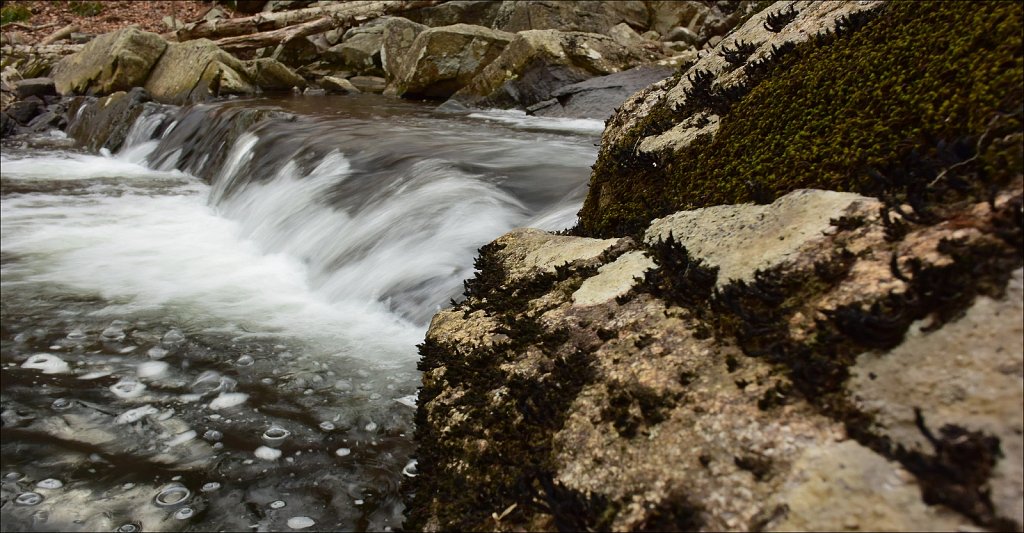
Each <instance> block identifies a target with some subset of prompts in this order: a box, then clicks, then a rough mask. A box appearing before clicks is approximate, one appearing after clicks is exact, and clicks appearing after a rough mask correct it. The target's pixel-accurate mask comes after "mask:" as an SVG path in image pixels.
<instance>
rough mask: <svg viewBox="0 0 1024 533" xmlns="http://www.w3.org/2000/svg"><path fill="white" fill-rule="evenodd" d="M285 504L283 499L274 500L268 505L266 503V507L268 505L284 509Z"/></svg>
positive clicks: (272, 507)
mask: <svg viewBox="0 0 1024 533" xmlns="http://www.w3.org/2000/svg"><path fill="white" fill-rule="evenodd" d="M286 505H288V504H287V503H285V501H284V500H274V501H272V502H270V505H268V507H270V508H271V509H284V507H285V506H286Z"/></svg>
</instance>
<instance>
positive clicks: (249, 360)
mask: <svg viewBox="0 0 1024 533" xmlns="http://www.w3.org/2000/svg"><path fill="white" fill-rule="evenodd" d="M254 362H256V360H255V359H253V357H252V356H251V355H243V356H241V357H239V358H238V359H236V360H235V364H236V365H238V366H252V364H253V363H254Z"/></svg>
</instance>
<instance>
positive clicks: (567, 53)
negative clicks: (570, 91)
mask: <svg viewBox="0 0 1024 533" xmlns="http://www.w3.org/2000/svg"><path fill="white" fill-rule="evenodd" d="M657 57H660V56H659V55H658V54H656V53H653V52H649V51H647V50H645V49H643V48H641V47H626V46H623V45H621V44H619V43H618V42H616V41H615V40H614V39H612V38H611V37H608V36H605V35H598V34H594V33H582V32H562V31H558V30H530V31H523V32H519V33H518V34H517V35H516V37H515V39H513V40H512V42H511V43H509V45H508V46H507V47H506V48H505V50H504V51H503V52H502V53H501V55H500V56H498V57H497V58H496V59H495V60H494V61H492V62H491V64H489V65H487V67H486V68H484V69H483V70H482V71H481V72H480V73H479V74H478V75H477V76H475V77H474V78H473V79H472V81H470V82H469V83H468V84H466V86H465V87H463V88H462V89H460V90H459V91H458V92H457V93H455V95H454V96H453V98H454V99H455V100H457V101H459V102H460V103H462V104H464V105H469V106H475V107H499V108H510V107H522V108H526V107H529V106H532V105H535V104H538V103H540V102H543V101H545V100H549V99H551V98H552V97H553V95H554V93H555V91H557V90H558V89H561V88H562V87H565V86H567V85H572V84H573V83H577V82H581V81H583V80H586V79H589V78H592V77H594V76H603V75H607V74H612V73H615V72H619V71H622V70H626V69H629V68H631V67H633V66H636V65H639V64H642V63H646V62H648V61H650V60H651V59H654V58H657Z"/></svg>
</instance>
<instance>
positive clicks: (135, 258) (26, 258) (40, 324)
mask: <svg viewBox="0 0 1024 533" xmlns="http://www.w3.org/2000/svg"><path fill="white" fill-rule="evenodd" d="M601 128H602V124H600V122H596V121H573V120H561V119H535V118H532V117H526V116H524V115H522V114H521V113H516V112H504V111H494V112H483V113H472V114H450V113H441V112H437V111H434V110H433V109H432V108H431V107H428V106H424V105H419V104H415V103H409V102H400V101H396V100H389V99H384V98H381V97H375V96H360V97H319V98H304V97H294V98H288V99H282V100H266V99H256V100H246V101H230V102H220V103H216V104H211V105H200V106H195V107H191V108H184V109H177V108H167V107H162V106H157V105H152V104H149V107H148V108H147V111H146V112H145V113H144V114H143V115H142V116H141V117H140V118H139V119H138V120H137V121H136V123H135V125H134V127H133V128H132V130H131V132H130V133H129V136H128V140H127V141H126V143H125V147H124V148H123V149H122V150H121V151H120V152H119V153H117V154H109V153H104V154H86V153H82V152H81V151H77V150H75V149H74V148H72V145H71V142H70V141H67V140H61V139H60V135H59V134H52V135H51V136H50V138H49V139H40V140H34V141H31V142H28V143H24V142H22V143H20V144H10V143H9V144H6V145H4V147H3V152H2V156H0V169H2V170H0V187H2V190H0V194H2V203H0V215H2V226H0V228H2V230H0V231H2V233H0V238H2V252H0V269H2V280H0V289H2V300H0V302H2V303H0V324H2V331H0V376H2V382H3V388H2V393H0V401H2V406H0V411H2V444H0V458H2V470H0V476H2V478H0V482H2V493H0V505H2V506H0V518H2V520H3V529H4V530H10V531H19V530H63V531H75V530H78V531H111V530H117V531H138V530H146V531H151V530H164V531H179V530H182V531H185V530H198V531H211V530H228V531H232V530H237V531H276V530H294V529H303V528H307V527H309V528H311V529H334V530H387V529H397V528H399V527H401V522H402V515H403V511H404V507H403V504H402V494H401V481H402V479H403V477H404V476H414V475H416V465H415V460H414V453H415V450H414V447H413V445H412V441H411V437H412V434H413V426H412V415H413V412H414V406H415V395H416V391H417V386H418V384H419V375H418V373H417V371H416V358H417V354H416V347H415V345H416V344H417V343H418V342H420V341H421V340H422V338H423V334H424V332H425V330H426V327H427V324H428V322H429V320H430V317H431V316H432V315H433V313H434V312H435V311H436V310H437V309H439V308H440V307H442V306H444V305H446V304H447V303H448V301H449V299H451V298H457V297H458V296H459V294H460V293H461V289H462V280H463V279H465V278H467V277H470V276H472V273H473V265H472V263H473V257H474V255H475V251H476V249H477V248H478V247H479V246H481V245H483V244H485V243H487V242H489V241H490V240H492V239H494V238H495V237H497V236H499V235H501V234H502V233H503V232H505V231H507V230H509V229H512V228H514V227H518V226H532V227H539V228H544V229H549V230H557V229H562V228H565V227H568V226H571V225H573V224H574V223H575V214H576V211H577V210H578V209H579V207H580V205H581V203H582V199H583V196H584V194H585V192H586V182H587V177H588V174H589V165H590V164H592V162H593V160H594V158H595V157H596V152H597V149H596V147H595V144H596V142H597V139H598V136H599V134H600V131H601Z"/></svg>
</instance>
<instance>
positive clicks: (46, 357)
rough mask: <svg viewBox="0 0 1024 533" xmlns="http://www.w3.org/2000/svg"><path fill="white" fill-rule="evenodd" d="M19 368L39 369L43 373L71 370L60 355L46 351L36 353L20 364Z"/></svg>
mask: <svg viewBox="0 0 1024 533" xmlns="http://www.w3.org/2000/svg"><path fill="white" fill-rule="evenodd" d="M21 368H29V369H32V370H39V371H40V372H42V373H43V374H64V373H67V372H69V371H71V367H70V366H68V364H67V363H66V362H64V360H63V359H61V358H60V357H57V356H56V355H53V354H48V353H37V354H35V355H33V356H31V357H29V358H28V359H26V360H25V362H24V363H22V364H21Z"/></svg>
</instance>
